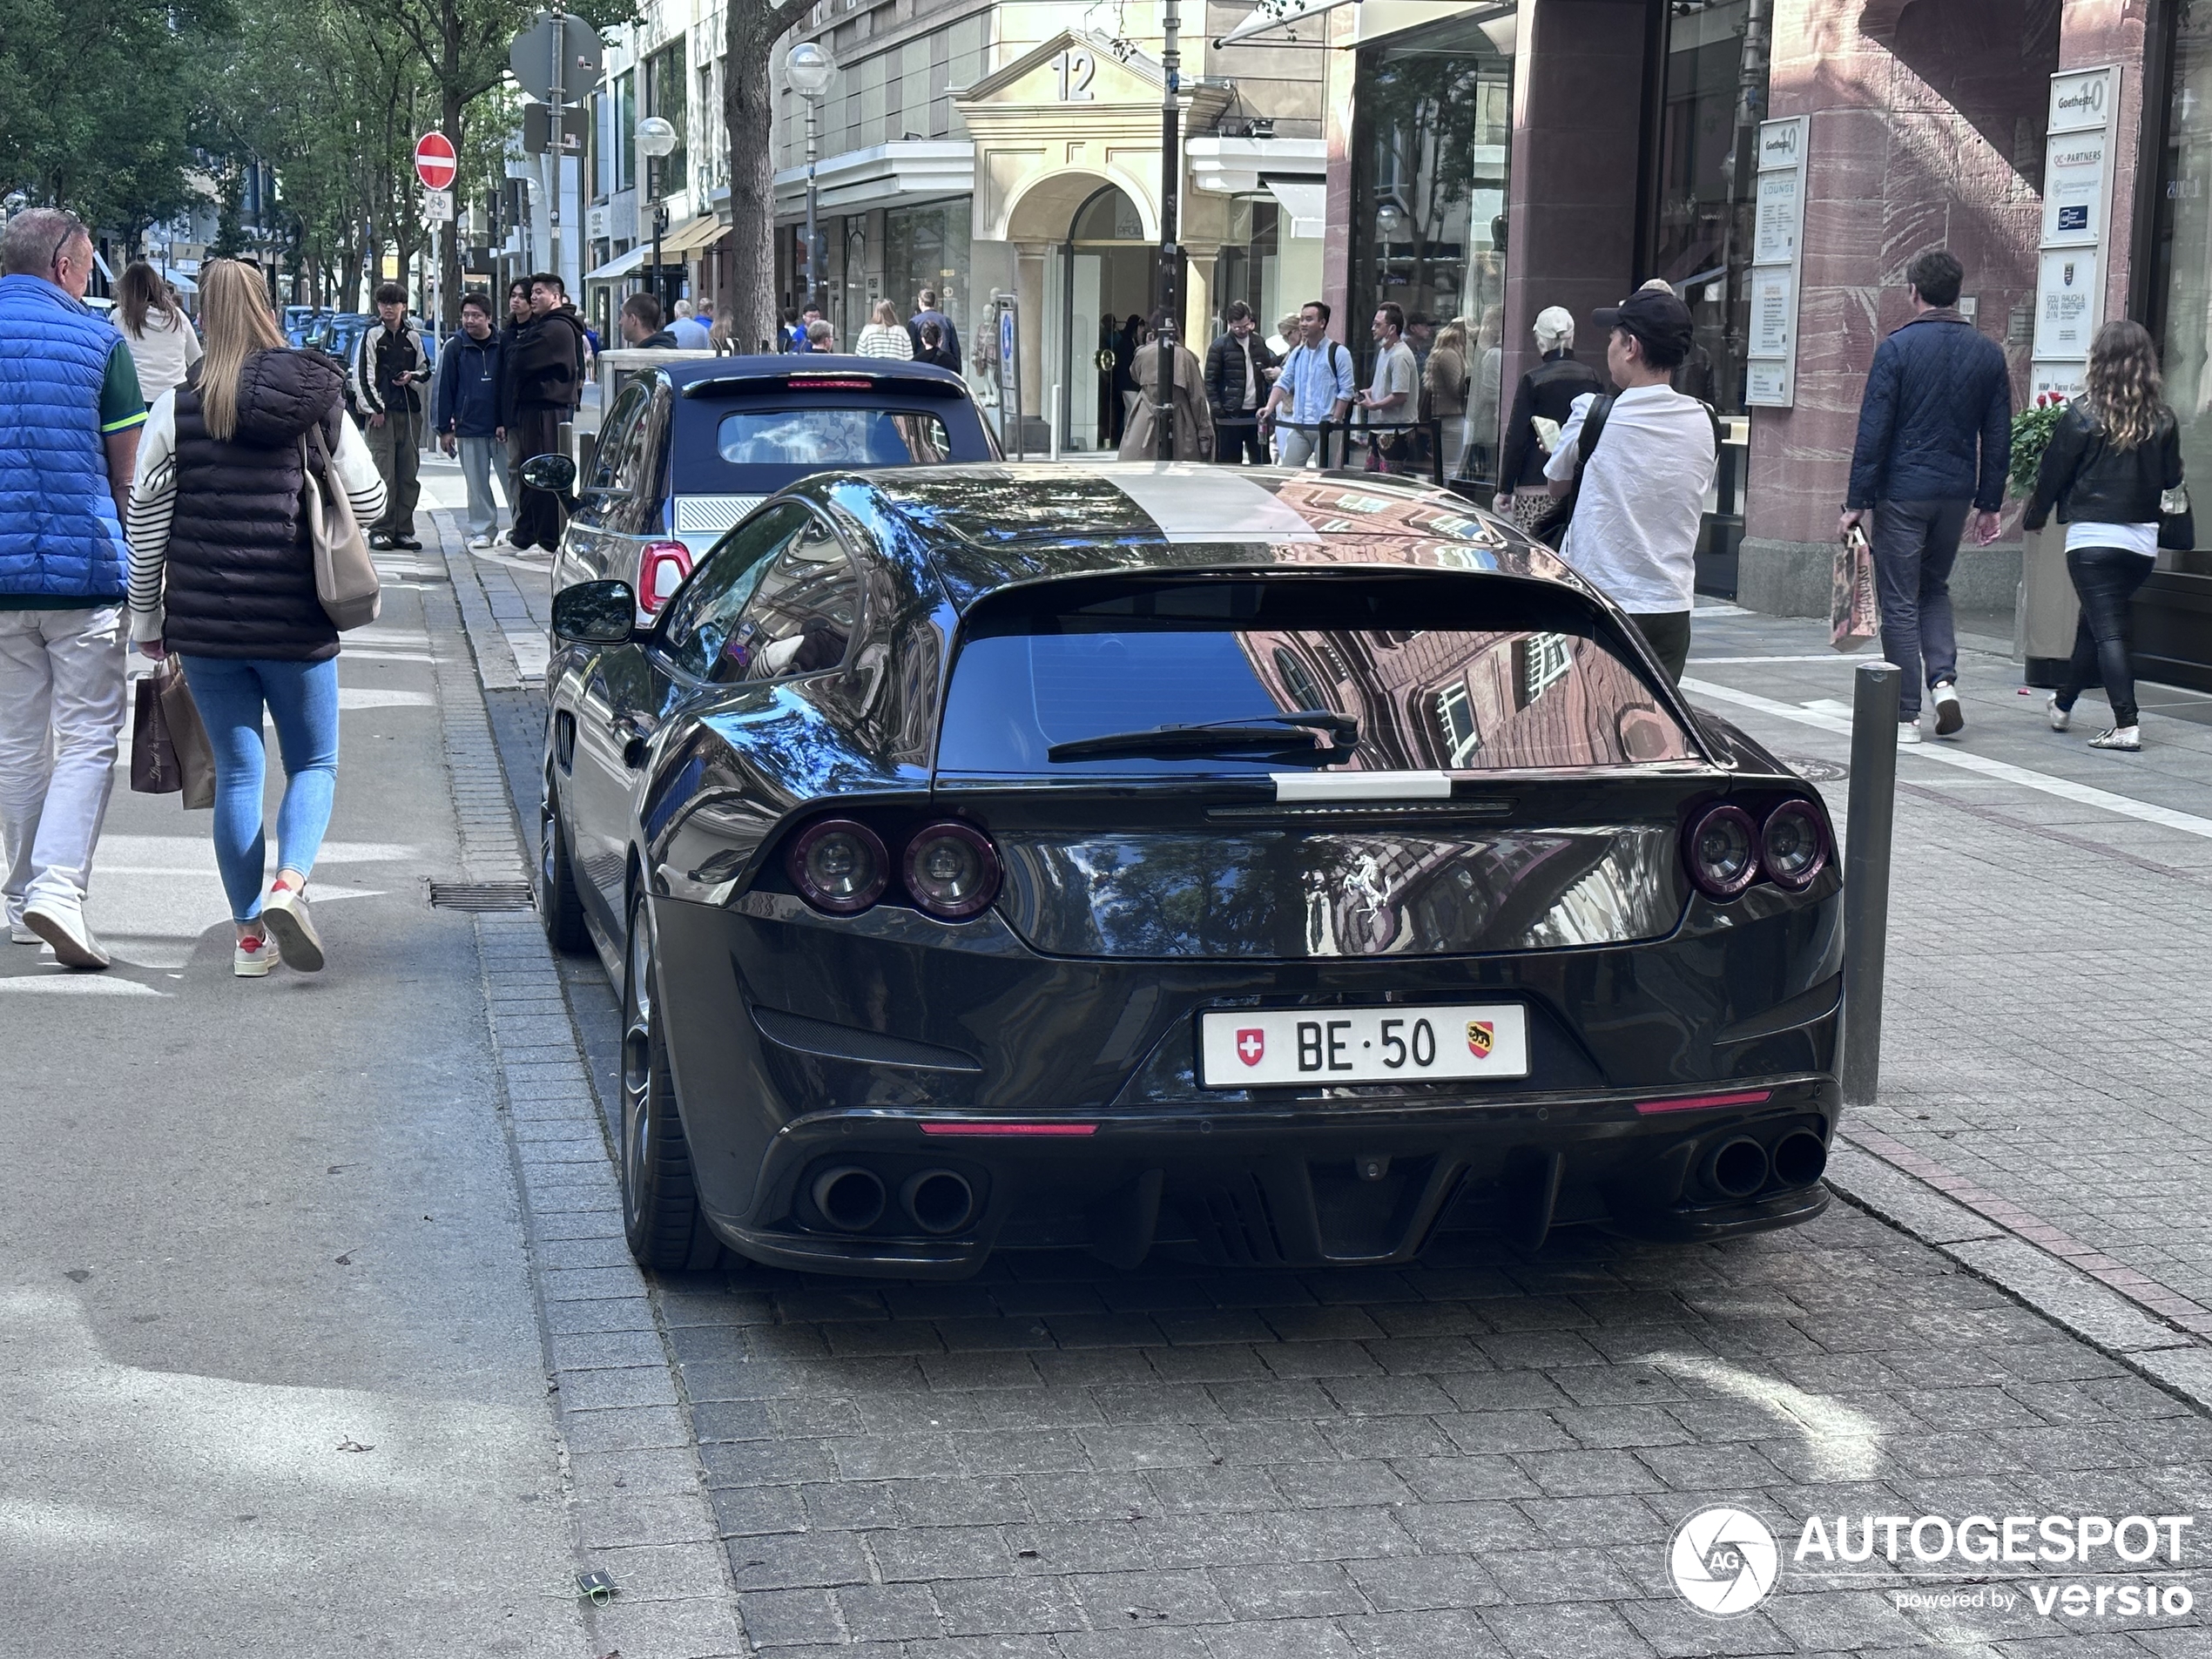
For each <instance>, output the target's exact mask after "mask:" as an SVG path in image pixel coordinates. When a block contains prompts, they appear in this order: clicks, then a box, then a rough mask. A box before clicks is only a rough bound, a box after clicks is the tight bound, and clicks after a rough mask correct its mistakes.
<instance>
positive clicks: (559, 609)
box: [538, 455, 637, 645]
mask: <svg viewBox="0 0 2212 1659" xmlns="http://www.w3.org/2000/svg"><path fill="white" fill-rule="evenodd" d="M538 459H539V460H541V461H545V460H561V459H563V458H562V457H560V456H557V455H541V456H539V457H538ZM553 631H554V632H555V633H556V634H557V635H559V636H560V637H562V638H563V639H573V640H575V641H577V643H578V644H585V645H627V644H629V643H630V642H631V640H632V639H633V638H635V637H637V594H636V592H635V591H634V590H632V589H631V585H630V583H627V582H579V583H577V584H576V585H575V586H574V587H572V588H563V589H562V590H560V592H558V593H556V594H555V595H554V596H553Z"/></svg>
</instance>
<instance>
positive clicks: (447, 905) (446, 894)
mask: <svg viewBox="0 0 2212 1659" xmlns="http://www.w3.org/2000/svg"><path fill="white" fill-rule="evenodd" d="M430 902H431V903H432V904H433V905H435V906H436V907H438V908H439V909H441V910H477V911H482V910H532V909H535V908H536V904H537V901H536V898H535V897H534V896H533V895H532V894H531V892H530V884H529V882H527V881H433V882H432V883H431V884H430Z"/></svg>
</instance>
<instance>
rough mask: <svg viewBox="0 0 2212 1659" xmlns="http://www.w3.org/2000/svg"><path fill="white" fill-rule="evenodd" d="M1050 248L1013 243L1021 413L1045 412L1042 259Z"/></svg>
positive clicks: (1044, 244)
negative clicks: (1017, 310) (1019, 357)
mask: <svg viewBox="0 0 2212 1659" xmlns="http://www.w3.org/2000/svg"><path fill="white" fill-rule="evenodd" d="M1051 252H1052V249H1051V247H1050V246H1049V245H1048V244H1046V243H1043V242H1016V243H1015V245H1014V263H1015V279H1014V292H1015V294H1016V295H1017V296H1018V297H1019V299H1020V300H1021V307H1020V315H1019V317H1018V318H1017V320H1016V321H1015V327H1016V328H1017V329H1018V330H1019V331H1020V333H1021V336H1022V414H1023V415H1025V416H1034V415H1042V414H1043V413H1044V412H1045V409H1044V398H1045V388H1046V387H1047V386H1048V385H1049V383H1050V382H1049V379H1048V377H1047V376H1046V374H1045V365H1044V341H1045V329H1044V302H1045V280H1044V262H1045V260H1046V257H1047V256H1048V255H1049V254H1050V253H1051Z"/></svg>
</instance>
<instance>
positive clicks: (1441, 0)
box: [1214, 0, 1517, 51]
mask: <svg viewBox="0 0 2212 1659" xmlns="http://www.w3.org/2000/svg"><path fill="white" fill-rule="evenodd" d="M1345 5H1350V6H1352V7H1353V8H1354V10H1353V11H1352V17H1354V18H1355V19H1356V24H1355V26H1354V29H1353V32H1352V40H1350V41H1348V42H1339V44H1347V45H1364V44H1366V43H1367V42H1369V41H1373V40H1379V39H1381V38H1382V37H1384V36H1385V35H1394V34H1396V33H1398V32H1399V30H1405V29H1418V28H1419V27H1420V25H1421V24H1429V23H1436V22H1438V21H1440V19H1442V18H1446V17H1458V16H1460V14H1461V13H1463V12H1480V13H1488V14H1490V15H1492V16H1493V17H1496V18H1497V19H1498V20H1499V21H1500V22H1501V24H1503V26H1504V29H1505V30H1506V31H1507V40H1510V38H1511V35H1510V30H1511V29H1512V27H1513V24H1512V22H1511V19H1512V17H1513V16H1514V11H1515V10H1517V6H1516V5H1515V4H1514V3H1513V0H1260V3H1259V4H1258V5H1257V6H1254V7H1253V8H1252V10H1251V12H1250V13H1249V14H1248V15H1247V16H1246V17H1245V18H1244V21H1243V22H1242V23H1240V24H1238V25H1237V26H1236V27H1235V28H1234V29H1231V30H1230V31H1229V32H1228V33H1227V34H1225V35H1224V36H1222V37H1221V38H1220V39H1218V40H1217V41H1216V42H1215V43H1214V44H1216V45H1217V46H1233V45H1235V44H1237V43H1238V42H1239V41H1244V40H1250V39H1251V37H1253V36H1255V35H1264V34H1269V33H1271V32H1273V31H1275V30H1296V29H1297V28H1298V26H1299V25H1300V24H1312V25H1314V26H1315V30H1317V31H1318V29H1320V28H1322V27H1325V25H1324V24H1322V23H1321V16H1322V14H1323V13H1324V12H1329V11H1334V10H1337V9H1338V8H1339V7H1341V6H1345ZM1499 50H1500V51H1511V50H1512V48H1511V47H1510V45H1507V44H1500V45H1499Z"/></svg>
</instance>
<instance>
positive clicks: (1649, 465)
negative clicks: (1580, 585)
mask: <svg viewBox="0 0 2212 1659" xmlns="http://www.w3.org/2000/svg"><path fill="white" fill-rule="evenodd" d="M1595 398H1596V394H1595V393H1591V392H1585V393H1584V394H1583V395H1581V396H1580V397H1578V398H1576V399H1575V405H1574V409H1573V412H1572V413H1571V414H1569V415H1568V417H1567V424H1566V426H1565V427H1563V428H1561V430H1560V435H1559V447H1558V448H1555V449H1554V450H1553V451H1552V455H1551V459H1550V460H1549V461H1548V462H1545V463H1544V476H1545V477H1547V478H1550V479H1554V480H1557V481H1561V482H1564V481H1567V480H1569V479H1572V478H1573V477H1574V476H1575V463H1576V462H1577V461H1578V460H1579V458H1580V455H1581V436H1582V420H1583V417H1584V416H1586V415H1588V414H1589V412H1590V405H1591V403H1592V402H1593V401H1595ZM1718 461H1719V456H1718V455H1717V454H1716V452H1715V450H1714V448H1713V423H1712V421H1711V419H1710V417H1709V416H1708V415H1706V413H1705V408H1704V405H1703V404H1702V403H1700V402H1699V401H1697V400H1696V398H1694V397H1684V396H1683V395H1682V394H1681V393H1680V392H1677V391H1676V390H1675V389H1674V388H1672V387H1669V386H1634V387H1630V388H1629V389H1628V390H1627V391H1625V392H1622V393H1621V394H1620V395H1618V396H1617V397H1615V399H1614V401H1613V408H1612V412H1611V413H1610V414H1609V415H1607V416H1606V420H1605V429H1604V431H1603V432H1602V434H1601V435H1599V438H1598V441H1597V448H1596V450H1595V453H1593V454H1592V455H1591V456H1590V464H1589V468H1588V471H1586V472H1585V473H1584V474H1583V475H1582V488H1581V494H1580V495H1579V496H1577V497H1576V499H1575V517H1574V520H1573V522H1572V523H1569V524H1568V527H1567V544H1566V545H1565V546H1564V547H1562V548H1561V550H1560V555H1561V557H1563V558H1564V559H1566V561H1567V562H1568V563H1569V564H1571V565H1573V566H1574V567H1575V569H1576V570H1579V571H1581V574H1582V575H1584V576H1586V577H1588V578H1589V579H1590V580H1591V581H1592V582H1594V583H1596V584H1597V585H1598V586H1599V587H1600V588H1602V589H1603V590H1605V592H1606V593H1607V594H1608V596H1609V597H1611V598H1612V600H1613V602H1614V603H1615V604H1617V605H1619V606H1620V607H1621V609H1622V610H1625V611H1627V612H1628V613H1629V615H1631V616H1640V617H1643V616H1665V615H1669V614H1671V613H1673V612H1676V611H1683V610H1689V609H1690V607H1691V604H1692V598H1691V595H1692V592H1693V590H1694V589H1695V587H1696V560H1697V533H1698V530H1699V529H1701V528H1702V527H1703V523H1704V517H1705V492H1706V490H1707V489H1709V488H1710V486H1711V484H1712V482H1713V469H1714V467H1715V466H1716V463H1717V462H1718Z"/></svg>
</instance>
